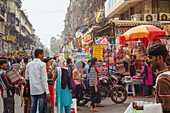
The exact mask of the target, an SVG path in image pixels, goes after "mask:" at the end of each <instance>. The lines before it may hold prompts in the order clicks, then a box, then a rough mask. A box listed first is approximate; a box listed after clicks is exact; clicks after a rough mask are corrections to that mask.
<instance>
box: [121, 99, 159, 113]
mask: <svg viewBox="0 0 170 113" xmlns="http://www.w3.org/2000/svg"><path fill="white" fill-rule="evenodd" d="M135 102H137V105H138V106H144V110H135V109H133V105H132V104H133V102H131V103H130V105H129V106H128V108H127V109H126V110H125V112H124V113H162V107H161V104H160V103H159V104H156V103H155V102H146V101H145V102H144V101H135Z"/></svg>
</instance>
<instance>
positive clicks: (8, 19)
mask: <svg viewBox="0 0 170 113" xmlns="http://www.w3.org/2000/svg"><path fill="white" fill-rule="evenodd" d="M21 7H22V2H21V0H1V1H0V56H2V55H7V54H11V53H12V52H13V51H22V50H26V52H27V53H28V54H31V53H33V51H34V50H35V49H36V48H37V44H36V42H37V41H36V40H38V42H39V43H40V40H39V38H37V37H38V36H36V35H35V30H34V29H33V26H32V24H31V22H30V21H29V19H28V16H27V15H26V14H25V12H24V11H23V10H21Z"/></svg>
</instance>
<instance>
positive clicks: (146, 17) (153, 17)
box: [144, 13, 158, 21]
mask: <svg viewBox="0 0 170 113" xmlns="http://www.w3.org/2000/svg"><path fill="white" fill-rule="evenodd" d="M157 20H158V16H157V14H150V13H145V14H144V21H157Z"/></svg>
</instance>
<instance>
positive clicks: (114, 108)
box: [0, 95, 155, 113]
mask: <svg viewBox="0 0 170 113" xmlns="http://www.w3.org/2000/svg"><path fill="white" fill-rule="evenodd" d="M133 101H148V102H155V98H144V97H143V96H136V97H133V96H128V98H127V100H126V101H125V102H124V103H123V104H115V103H114V102H112V100H111V99H110V98H109V97H108V98H106V99H105V100H103V101H102V103H101V104H103V105H104V106H105V107H102V108H97V109H99V110H100V112H98V113H124V111H125V110H126V108H127V107H128V106H129V104H130V103H131V102H133ZM89 104H90V103H88V104H87V105H85V106H83V107H81V108H80V110H79V111H78V113H91V111H90V108H88V107H87V106H88V105H89ZM23 112H24V111H23V107H22V108H20V99H19V96H18V95H16V96H15V113H23ZM0 113H3V101H2V98H0ZM55 113H57V109H56V107H55Z"/></svg>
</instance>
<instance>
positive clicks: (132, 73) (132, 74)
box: [130, 60, 136, 77]
mask: <svg viewBox="0 0 170 113" xmlns="http://www.w3.org/2000/svg"><path fill="white" fill-rule="evenodd" d="M135 64H136V63H135V60H132V61H131V65H130V76H131V77H132V76H135V75H136V68H135Z"/></svg>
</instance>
